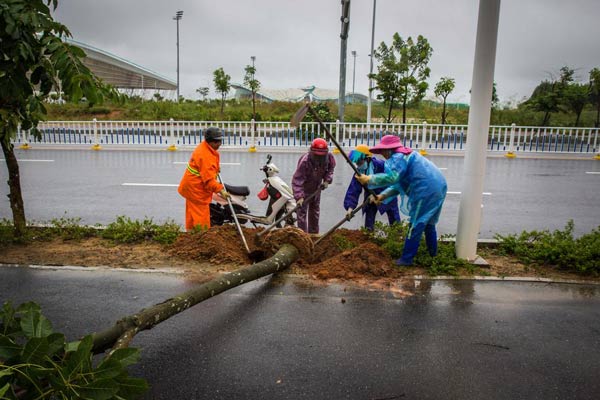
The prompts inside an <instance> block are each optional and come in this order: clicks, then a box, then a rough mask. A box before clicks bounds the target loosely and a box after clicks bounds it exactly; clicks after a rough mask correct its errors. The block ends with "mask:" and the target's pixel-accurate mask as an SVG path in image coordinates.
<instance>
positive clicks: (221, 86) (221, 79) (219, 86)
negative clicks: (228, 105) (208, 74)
mask: <svg viewBox="0 0 600 400" xmlns="http://www.w3.org/2000/svg"><path fill="white" fill-rule="evenodd" d="M213 82H214V84H215V90H216V91H217V93H220V94H221V117H222V116H223V107H224V106H225V97H226V96H227V93H229V91H230V90H231V76H229V75H227V74H226V73H225V71H224V70H223V67H221V68H219V69H216V70H215V71H214V72H213Z"/></svg>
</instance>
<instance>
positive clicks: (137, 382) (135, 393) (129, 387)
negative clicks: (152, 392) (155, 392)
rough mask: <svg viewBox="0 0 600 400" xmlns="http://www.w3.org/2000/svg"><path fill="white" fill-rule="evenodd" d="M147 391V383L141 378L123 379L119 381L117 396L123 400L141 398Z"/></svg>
mask: <svg viewBox="0 0 600 400" xmlns="http://www.w3.org/2000/svg"><path fill="white" fill-rule="evenodd" d="M147 390H148V383H147V382H146V381H145V380H144V379H141V378H131V377H124V378H121V379H119V392H118V395H119V396H121V397H123V398H125V399H133V398H136V397H139V396H141V395H142V394H144V393H145V392H146V391H147Z"/></svg>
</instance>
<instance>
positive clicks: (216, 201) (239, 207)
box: [210, 154, 296, 227]
mask: <svg viewBox="0 0 600 400" xmlns="http://www.w3.org/2000/svg"><path fill="white" fill-rule="evenodd" d="M272 158H273V157H272V156H271V155H270V154H268V155H267V162H266V163H265V165H263V166H262V168H261V169H260V170H261V171H263V172H264V173H265V179H263V183H264V184H265V187H264V188H263V190H261V191H260V192H259V194H258V198H259V199H261V200H263V201H266V200H269V203H268V205H267V211H266V213H265V215H264V216H262V215H261V216H259V215H254V214H251V213H250V210H249V208H248V205H247V204H246V198H247V197H248V196H249V195H250V190H249V189H248V187H247V186H231V185H227V184H225V189H226V190H227V191H228V192H229V194H230V195H231V203H232V205H233V208H234V210H235V213H236V216H237V218H238V221H239V222H240V224H245V223H246V222H248V221H249V222H250V223H251V224H252V225H254V227H256V226H257V225H271V224H272V223H273V222H275V221H276V220H277V219H279V218H280V217H281V216H283V215H285V214H287V213H289V212H290V211H291V210H293V209H294V208H295V207H296V200H295V199H294V194H293V192H292V189H291V188H290V187H289V186H288V185H287V184H286V183H285V182H284V181H283V179H281V178H280V177H279V176H278V174H279V168H277V166H276V165H275V164H273V163H272V162H271V160H272ZM210 219H211V224H213V225H222V224H223V223H228V222H233V217H232V215H231V211H230V210H229V206H228V204H227V200H225V199H224V198H222V197H221V196H220V195H219V194H213V201H212V203H211V204H210ZM283 222H284V223H285V225H294V223H295V219H294V218H293V216H291V215H290V216H289V217H288V218H286V220H285V221H283Z"/></svg>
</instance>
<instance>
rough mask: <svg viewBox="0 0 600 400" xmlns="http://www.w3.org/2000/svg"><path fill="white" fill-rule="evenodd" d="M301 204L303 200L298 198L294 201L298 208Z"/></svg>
mask: <svg viewBox="0 0 600 400" xmlns="http://www.w3.org/2000/svg"><path fill="white" fill-rule="evenodd" d="M302 204H304V198H303V197H300V198H299V199H298V200H296V205H298V207H302Z"/></svg>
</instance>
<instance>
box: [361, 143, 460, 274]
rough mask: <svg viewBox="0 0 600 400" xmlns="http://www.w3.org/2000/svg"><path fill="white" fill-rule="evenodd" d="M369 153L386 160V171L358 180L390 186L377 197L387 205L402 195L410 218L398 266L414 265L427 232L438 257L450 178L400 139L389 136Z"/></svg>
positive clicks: (430, 247) (432, 252)
mask: <svg viewBox="0 0 600 400" xmlns="http://www.w3.org/2000/svg"><path fill="white" fill-rule="evenodd" d="M369 150H370V151H371V152H372V153H374V154H381V155H382V156H383V157H384V158H385V159H386V161H385V172H383V173H379V174H372V175H364V174H361V175H358V176H357V177H356V179H357V180H358V181H359V182H360V183H361V184H363V185H365V184H368V185H369V187H371V188H376V187H386V189H385V190H384V191H383V192H381V193H380V194H379V195H377V197H376V201H377V202H382V201H383V202H385V201H386V199H388V198H394V197H395V196H396V195H400V196H401V197H402V201H401V204H400V210H401V211H402V213H404V214H406V215H408V216H409V217H410V221H409V224H410V228H409V230H408V233H407V235H406V239H405V241H404V249H403V250H402V256H401V257H400V258H399V259H398V260H396V264H397V265H412V263H413V260H414V258H415V256H416V255H417V250H418V249H419V242H420V241H421V236H422V235H423V232H425V242H426V243H427V250H428V251H429V254H430V255H431V256H432V257H433V256H435V255H437V232H436V229H435V225H436V224H437V222H438V220H439V218H440V214H441V212H442V205H443V204H444V200H445V198H446V191H447V190H448V186H447V184H446V178H444V176H443V175H442V173H441V172H440V170H439V168H438V167H436V166H435V164H433V163H432V162H431V161H429V160H428V159H427V158H425V157H423V156H422V155H420V154H419V153H418V152H416V151H412V149H410V148H408V147H404V146H403V145H402V143H401V142H400V138H399V137H398V136H394V135H385V136H384V137H382V138H381V141H380V143H379V144H378V145H377V146H374V147H371V148H370V149H369Z"/></svg>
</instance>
